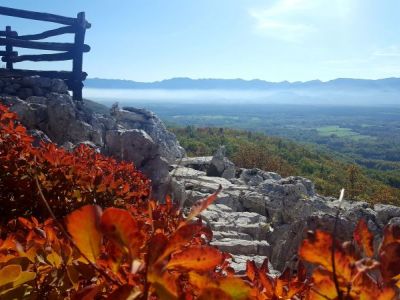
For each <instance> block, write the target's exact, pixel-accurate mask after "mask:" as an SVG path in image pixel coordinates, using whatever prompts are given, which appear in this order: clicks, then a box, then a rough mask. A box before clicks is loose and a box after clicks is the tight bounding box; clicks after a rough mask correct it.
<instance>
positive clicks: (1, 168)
mask: <svg viewBox="0 0 400 300" xmlns="http://www.w3.org/2000/svg"><path fill="white" fill-rule="evenodd" d="M32 141H33V138H32V137H31V136H29V135H28V134H27V132H26V129H25V128H24V127H23V126H22V125H20V124H19V123H18V121H17V116H16V115H15V114H14V113H12V112H10V111H9V110H8V109H7V108H6V107H5V106H3V105H1V104H0V190H1V194H0V214H1V216H2V217H3V220H7V219H9V218H11V217H19V216H29V215H32V214H33V215H36V216H40V219H43V218H45V216H48V213H47V211H46V210H45V208H44V207H43V205H42V202H41V200H40V195H39V193H38V184H39V185H40V186H41V187H42V190H43V193H44V196H45V197H46V199H48V202H49V204H50V206H51V208H52V210H53V212H54V213H55V214H56V216H64V215H65V214H66V213H68V212H70V211H72V210H74V209H76V208H78V207H80V206H83V205H85V204H89V203H90V204H99V205H101V206H121V205H123V204H124V203H132V202H135V201H137V200H140V199H144V198H147V197H149V195H150V184H149V180H148V179H146V178H145V177H144V176H143V175H142V174H141V173H140V172H139V171H137V170H136V169H135V167H134V166H133V164H132V163H126V162H121V163H118V162H117V161H116V160H114V159H112V158H108V157H105V156H103V155H101V154H98V153H96V152H95V151H94V150H93V149H90V148H88V147H86V146H83V145H82V146H79V147H77V148H76V149H75V151H74V152H73V153H70V152H68V151H66V150H64V149H61V148H57V147H56V146H55V145H54V144H44V143H41V144H40V146H39V147H34V146H32Z"/></svg>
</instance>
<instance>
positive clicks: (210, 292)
mask: <svg viewBox="0 0 400 300" xmlns="http://www.w3.org/2000/svg"><path fill="white" fill-rule="evenodd" d="M198 299H199V300H232V299H233V298H232V297H231V296H229V295H228V294H226V293H225V292H224V291H222V290H220V289H218V288H208V289H204V290H203V291H202V293H201V295H200V297H199V298H198Z"/></svg>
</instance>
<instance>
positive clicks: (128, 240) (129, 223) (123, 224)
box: [100, 207, 145, 257]
mask: <svg viewBox="0 0 400 300" xmlns="http://www.w3.org/2000/svg"><path fill="white" fill-rule="evenodd" d="M100 224H101V229H102V231H103V233H104V235H105V236H107V237H108V238H109V239H111V240H112V241H113V242H115V243H116V244H118V245H119V246H121V247H122V248H124V247H126V248H127V249H128V251H129V253H130V255H131V256H133V257H136V256H137V255H138V253H139V249H140V248H141V247H142V245H143V244H144V242H145V240H144V236H143V234H142V233H141V232H140V229H139V227H138V224H137V222H136V220H135V219H134V218H133V217H132V215H131V214H130V213H129V212H128V211H127V210H124V209H119V208H114V207H110V208H107V209H106V210H105V211H104V213H103V215H102V216H101V221H100Z"/></svg>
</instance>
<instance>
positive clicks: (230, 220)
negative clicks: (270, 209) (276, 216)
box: [202, 204, 271, 273]
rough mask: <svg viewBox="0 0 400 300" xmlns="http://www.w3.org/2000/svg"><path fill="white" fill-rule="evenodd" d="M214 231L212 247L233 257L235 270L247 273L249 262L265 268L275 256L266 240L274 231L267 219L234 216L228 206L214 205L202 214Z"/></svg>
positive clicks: (239, 214)
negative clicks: (266, 262) (265, 264)
mask: <svg viewBox="0 0 400 300" xmlns="http://www.w3.org/2000/svg"><path fill="white" fill-rule="evenodd" d="M202 218H203V220H204V221H205V222H206V223H207V225H208V226H210V227H211V229H212V230H213V233H214V235H213V240H212V242H211V244H212V245H214V246H216V247H218V248H219V249H221V250H223V251H226V252H229V253H230V254H232V264H231V265H232V267H233V268H234V269H235V270H236V271H237V272H239V273H243V272H244V271H245V268H246V261H247V260H254V261H255V262H256V263H257V264H259V265H260V264H262V262H263V261H264V259H265V258H266V257H268V256H269V255H270V254H271V246H270V245H269V244H268V242H267V241H265V240H263V239H265V236H266V234H267V233H268V232H269V230H270V227H269V225H268V223H267V222H266V221H267V219H266V217H264V216H262V215H260V214H258V213H253V212H234V211H233V210H232V209H231V208H230V207H228V206H226V205H224V204H213V205H211V206H210V207H209V208H208V209H207V210H206V211H204V212H203V213H202Z"/></svg>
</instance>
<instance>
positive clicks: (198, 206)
mask: <svg viewBox="0 0 400 300" xmlns="http://www.w3.org/2000/svg"><path fill="white" fill-rule="evenodd" d="M221 190H222V186H221V185H220V186H219V188H218V190H217V191H216V192H215V193H214V194H212V195H210V196H208V197H207V198H204V199H201V200H198V201H197V202H196V203H195V204H194V205H193V206H192V208H191V210H190V213H189V215H188V216H187V218H186V222H189V221H190V220H192V219H193V218H194V217H197V216H198V215H199V214H200V213H201V212H202V211H203V210H205V209H206V208H207V207H208V206H209V205H210V204H212V203H213V202H214V201H215V200H217V197H218V194H219V193H220V192H221Z"/></svg>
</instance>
